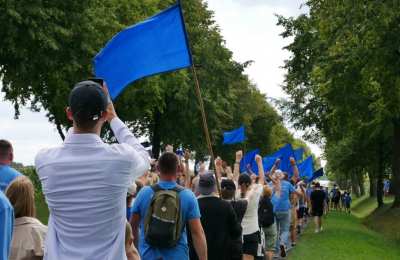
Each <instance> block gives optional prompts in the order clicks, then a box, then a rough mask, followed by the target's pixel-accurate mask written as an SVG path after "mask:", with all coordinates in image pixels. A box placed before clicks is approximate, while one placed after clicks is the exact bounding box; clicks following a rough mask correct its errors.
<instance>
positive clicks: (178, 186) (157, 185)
mask: <svg viewBox="0 0 400 260" xmlns="http://www.w3.org/2000/svg"><path fill="white" fill-rule="evenodd" d="M151 189H152V190H153V192H154V193H156V192H157V191H161V190H173V191H176V192H177V193H180V192H181V191H183V190H184V189H185V188H184V187H182V186H180V185H178V184H177V185H176V186H175V187H174V188H172V189H163V188H161V186H160V185H159V184H158V183H157V184H154V185H152V186H151Z"/></svg>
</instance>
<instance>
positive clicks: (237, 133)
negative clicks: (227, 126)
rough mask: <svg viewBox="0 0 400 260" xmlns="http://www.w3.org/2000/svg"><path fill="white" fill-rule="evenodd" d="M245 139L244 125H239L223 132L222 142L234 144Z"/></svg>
mask: <svg viewBox="0 0 400 260" xmlns="http://www.w3.org/2000/svg"><path fill="white" fill-rule="evenodd" d="M245 139H246V136H245V133H244V126H241V127H239V128H238V129H234V130H232V131H229V132H225V133H224V143H223V144H236V143H242V142H244V140H245Z"/></svg>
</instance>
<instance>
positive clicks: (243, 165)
mask: <svg viewBox="0 0 400 260" xmlns="http://www.w3.org/2000/svg"><path fill="white" fill-rule="evenodd" d="M259 153H260V149H255V150H253V151H250V152H248V153H246V154H245V155H244V156H243V158H242V160H241V161H240V172H241V173H243V172H246V171H247V165H250V166H251V167H252V169H253V166H252V165H253V163H254V162H255V157H256V155H257V154H259ZM257 172H258V171H257Z"/></svg>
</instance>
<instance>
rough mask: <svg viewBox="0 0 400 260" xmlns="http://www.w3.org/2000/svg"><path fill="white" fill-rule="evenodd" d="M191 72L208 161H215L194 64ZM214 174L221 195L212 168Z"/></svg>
mask: <svg viewBox="0 0 400 260" xmlns="http://www.w3.org/2000/svg"><path fill="white" fill-rule="evenodd" d="M192 73H193V77H194V82H195V85H196V87H195V89H196V96H197V99H198V102H199V105H200V112H201V117H202V121H203V129H204V135H205V137H206V142H207V147H208V152H209V153H210V157H211V159H210V163H214V161H215V157H214V152H213V149H212V145H211V138H210V132H209V131H208V124H207V118H206V112H205V109H204V102H203V98H202V95H201V90H200V83H199V79H198V78H197V73H196V68H195V67H194V64H192ZM214 175H215V180H216V183H217V190H218V194H219V196H220V197H221V186H220V183H219V179H218V175H217V171H216V170H214Z"/></svg>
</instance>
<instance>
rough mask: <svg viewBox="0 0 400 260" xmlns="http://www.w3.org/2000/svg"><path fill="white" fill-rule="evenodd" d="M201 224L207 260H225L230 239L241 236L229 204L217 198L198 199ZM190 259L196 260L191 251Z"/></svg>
mask: <svg viewBox="0 0 400 260" xmlns="http://www.w3.org/2000/svg"><path fill="white" fill-rule="evenodd" d="M198 202H199V208H200V213H201V219H200V221H201V224H202V226H203V229H204V233H205V234H206V239H207V253H208V259H209V260H225V259H227V251H228V249H229V246H230V243H229V241H230V240H231V239H237V238H239V237H240V235H241V232H242V230H241V226H240V224H239V222H238V221H237V218H236V214H235V212H234V211H233V208H232V206H231V204H230V203H229V202H227V201H224V200H221V199H220V198H217V197H204V198H199V199H198ZM191 247H192V245H191ZM191 251H192V252H191V254H190V259H198V258H197V255H196V253H194V252H193V248H192V250H191Z"/></svg>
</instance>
